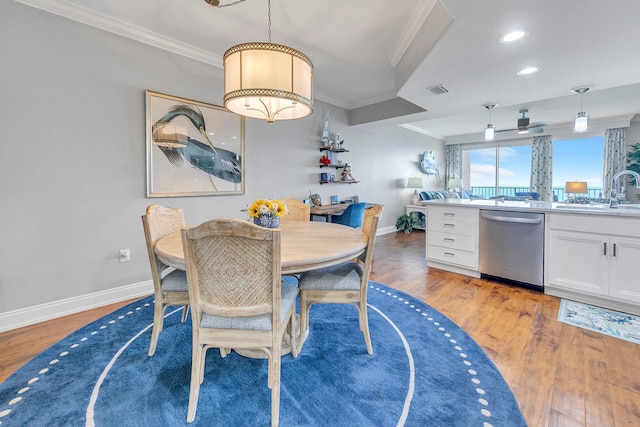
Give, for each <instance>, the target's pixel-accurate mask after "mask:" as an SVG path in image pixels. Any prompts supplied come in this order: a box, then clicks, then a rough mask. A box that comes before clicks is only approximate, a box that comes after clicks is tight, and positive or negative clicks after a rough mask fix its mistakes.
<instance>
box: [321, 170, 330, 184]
mask: <svg viewBox="0 0 640 427" xmlns="http://www.w3.org/2000/svg"><path fill="white" fill-rule="evenodd" d="M320 181H322V182H328V181H329V174H328V173H326V172H322V173H321V174H320Z"/></svg>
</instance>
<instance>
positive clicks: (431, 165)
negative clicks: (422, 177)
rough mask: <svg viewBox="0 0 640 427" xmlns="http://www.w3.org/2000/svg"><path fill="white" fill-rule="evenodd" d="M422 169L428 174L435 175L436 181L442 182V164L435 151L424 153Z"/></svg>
mask: <svg viewBox="0 0 640 427" xmlns="http://www.w3.org/2000/svg"><path fill="white" fill-rule="evenodd" d="M420 169H421V170H422V172H423V173H425V174H427V175H435V176H436V181H438V182H440V165H439V164H438V163H437V162H436V155H435V154H433V151H429V152H427V151H425V152H424V153H422V160H420Z"/></svg>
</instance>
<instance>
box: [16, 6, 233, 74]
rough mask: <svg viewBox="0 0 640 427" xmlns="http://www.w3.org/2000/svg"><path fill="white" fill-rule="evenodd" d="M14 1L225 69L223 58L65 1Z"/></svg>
mask: <svg viewBox="0 0 640 427" xmlns="http://www.w3.org/2000/svg"><path fill="white" fill-rule="evenodd" d="M14 1H15V2H17V3H22V4H24V5H27V6H31V7H34V8H36V9H40V10H43V11H45V12H49V13H52V14H54V15H58V16H62V17H63V18H67V19H71V20H72V21H76V22H79V23H81V24H85V25H88V26H90V27H94V28H99V29H101V30H104V31H108V32H110V33H113V34H117V35H119V36H122V37H126V38H128V39H132V40H136V41H138V42H140V43H144V44H147V45H150V46H154V47H157V48H160V49H163V50H166V51H169V52H172V53H176V54H178V55H182V56H185V57H187V58H191V59H194V60H196V61H200V62H203V63H205V64H209V65H213V66H214V67H217V68H220V69H222V57H221V56H220V55H216V54H213V53H211V52H209V51H206V50H204V49H200V48H197V47H194V46H191V45H188V44H186V43H182V42H180V41H178V40H174V39H171V38H168V37H165V36H162V35H160V34H157V33H153V32H150V31H149V30H146V29H144V28H141V27H137V26H135V25H131V24H129V23H127V22H124V21H120V20H117V19H113V18H111V17H109V16H106V15H103V14H98V13H95V12H94V11H91V10H89V9H87V8H84V7H82V6H77V5H70V4H69V3H67V2H65V1H62V0H14Z"/></svg>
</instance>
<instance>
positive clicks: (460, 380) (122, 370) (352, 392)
mask: <svg viewBox="0 0 640 427" xmlns="http://www.w3.org/2000/svg"><path fill="white" fill-rule="evenodd" d="M369 318H370V328H371V339H372V342H373V349H374V354H373V355H368V354H367V352H366V347H365V344H364V339H363V337H362V334H361V333H360V331H359V329H358V320H357V313H356V310H355V309H354V308H353V307H350V306H346V305H314V306H312V308H311V318H310V322H311V324H310V334H309V337H308V339H307V341H306V342H305V344H304V347H303V349H302V352H301V354H300V355H299V356H298V358H296V359H294V358H293V357H291V355H286V356H284V357H283V359H282V379H281V381H282V394H281V403H280V425H281V426H350V427H351V426H403V425H404V426H447V427H450V426H464V427H469V426H479V427H480V426H483V427H488V426H496V427H497V426H509V427H517V426H526V423H525V421H524V419H523V417H522V414H521V412H520V409H519V407H518V405H517V403H516V402H515V399H514V397H513V394H512V393H511V390H510V389H509V387H508V386H507V384H506V383H505V381H504V379H503V378H502V376H501V375H500V373H499V372H498V370H497V369H496V367H495V366H494V364H493V363H492V362H491V361H490V360H489V359H488V357H487V356H486V355H485V353H484V352H483V351H482V350H481V349H480V348H479V347H478V345H477V344H476V343H475V342H474V341H473V340H472V339H471V338H470V337H469V336H468V335H467V334H466V333H465V332H464V331H462V330H461V329H460V328H459V327H457V326H456V325H455V324H454V323H452V322H451V321H450V320H448V319H447V318H446V317H444V316H443V315H442V314H440V313H439V312H437V311H436V310H434V309H433V308H431V307H430V306H428V305H426V304H424V303H423V302H421V301H418V300H416V299H414V298H412V297H410V296H408V295H406V294H404V293H401V292H398V291H396V290H394V289H391V288H388V287H385V286H383V285H380V284H378V283H374V282H370V291H369ZM152 319H153V300H152V297H148V298H145V299H143V300H140V301H138V302H136V303H133V304H131V305H129V306H126V307H124V308H122V309H119V310H117V311H115V312H114V313H112V314H110V315H108V316H105V317H104V318H102V319H100V320H98V321H96V322H94V323H92V324H90V325H88V326H86V327H84V328H82V329H80V330H79V331H77V332H75V333H73V334H71V335H70V336H68V337H67V338H65V339H64V340H62V341H61V342H59V343H57V344H55V345H53V346H52V347H51V348H49V349H48V350H46V351H45V352H43V353H42V354H40V355H39V356H37V357H35V358H34V359H33V360H32V361H30V362H29V363H28V364H27V365H25V366H24V367H23V368H21V369H20V370H19V371H17V372H16V373H15V374H14V375H12V376H11V377H9V378H8V379H7V380H6V381H4V382H3V383H2V384H0V425H1V426H2V427H6V426H83V425H85V426H93V425H96V426H109V427H110V426H114V427H115V426H118V427H120V426H178V425H188V424H187V423H186V421H185V420H186V416H187V402H188V398H189V379H190V366H191V320H190V319H188V321H187V322H185V323H180V311H179V310H173V309H172V310H171V311H169V312H168V313H167V318H166V321H165V328H164V331H163V332H162V334H161V335H160V340H159V342H158V347H157V350H156V353H155V356H153V357H148V356H147V349H148V346H149V339H150V336H151V323H152ZM204 378H205V379H204V383H203V384H202V387H201V389H200V399H199V403H198V410H197V414H196V419H195V421H194V422H193V423H192V425H194V426H229V425H234V426H267V425H269V423H270V408H271V394H270V390H269V389H268V388H267V363H266V360H258V359H248V358H245V357H242V356H240V355H238V354H236V353H232V354H231V355H229V356H228V357H227V358H225V359H222V358H220V354H219V352H218V351H217V350H215V349H212V350H210V351H209V352H208V353H207V365H206V371H205V377H204Z"/></svg>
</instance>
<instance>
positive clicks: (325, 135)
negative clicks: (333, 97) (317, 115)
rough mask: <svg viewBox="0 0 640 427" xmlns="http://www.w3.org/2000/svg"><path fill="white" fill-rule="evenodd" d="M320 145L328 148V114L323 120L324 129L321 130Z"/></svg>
mask: <svg viewBox="0 0 640 427" xmlns="http://www.w3.org/2000/svg"><path fill="white" fill-rule="evenodd" d="M321 139H322V143H323V145H324V146H325V147H329V113H327V117H325V119H324V129H322V138H321Z"/></svg>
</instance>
